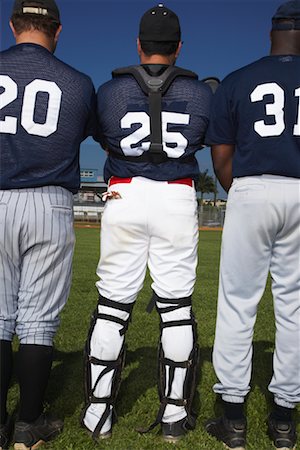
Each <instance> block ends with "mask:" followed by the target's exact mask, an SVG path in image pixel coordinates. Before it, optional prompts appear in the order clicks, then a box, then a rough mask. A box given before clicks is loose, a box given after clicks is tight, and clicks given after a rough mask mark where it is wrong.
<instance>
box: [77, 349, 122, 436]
mask: <svg viewBox="0 0 300 450" xmlns="http://www.w3.org/2000/svg"><path fill="white" fill-rule="evenodd" d="M86 358H87V368H86V373H87V374H88V376H87V377H86V383H87V385H86V405H85V408H84V414H83V416H84V415H85V413H86V411H87V409H88V408H89V406H90V405H91V404H93V403H96V404H97V403H98V404H99V403H105V404H106V407H105V410H104V412H103V413H102V415H101V418H100V420H99V422H98V423H97V425H96V427H95V429H94V431H93V433H92V437H93V438H94V439H97V437H98V435H99V433H100V431H101V428H102V427H103V425H104V424H105V422H106V420H107V418H108V417H109V414H110V411H111V407H114V404H115V402H116V398H117V395H118V392H119V388H120V384H121V373H122V370H123V367H124V363H125V344H123V346H122V349H121V351H120V355H119V357H118V359H116V360H115V361H104V360H101V359H97V358H95V357H89V356H88V355H86ZM91 365H101V366H106V368H105V369H104V370H103V371H102V372H101V373H100V374H99V376H98V377H97V379H96V381H95V384H94V387H92V386H91ZM110 371H113V378H112V388H111V395H110V396H109V397H96V396H95V395H94V392H95V390H96V388H97V385H98V383H99V381H100V380H101V378H102V377H103V376H104V375H106V374H107V373H109V372H110ZM113 414H114V415H115V417H116V413H115V411H114V408H113Z"/></svg>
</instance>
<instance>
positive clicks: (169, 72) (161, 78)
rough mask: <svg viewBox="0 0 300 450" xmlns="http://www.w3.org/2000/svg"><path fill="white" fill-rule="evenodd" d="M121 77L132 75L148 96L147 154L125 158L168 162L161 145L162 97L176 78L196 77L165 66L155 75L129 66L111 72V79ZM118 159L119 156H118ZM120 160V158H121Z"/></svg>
mask: <svg viewBox="0 0 300 450" xmlns="http://www.w3.org/2000/svg"><path fill="white" fill-rule="evenodd" d="M122 75H132V76H133V77H134V78H135V79H136V81H137V82H138V84H139V86H140V88H141V89H142V91H143V92H144V93H145V94H146V95H148V99H149V116H150V130H151V134H150V142H151V144H150V148H149V151H148V152H145V153H143V155H141V156H138V157H129V158H128V157H127V156H126V157H125V156H124V159H130V160H135V161H140V162H149V160H150V161H151V162H153V163H156V164H159V163H161V162H164V161H166V160H168V156H167V154H166V152H164V150H163V144H162V131H161V130H162V123H161V108H162V104H161V103H162V96H163V95H164V94H165V93H166V92H167V90H168V89H169V87H170V85H171V84H172V82H173V81H174V80H175V78H176V77H178V76H180V77H188V78H195V79H198V75H196V74H195V73H194V72H191V71H190V70H186V69H182V68H181V67H176V66H167V68H166V69H165V70H164V71H163V72H162V73H160V72H159V74H157V75H151V74H149V72H148V71H147V66H142V65H140V66H129V67H123V68H120V69H116V70H114V71H113V72H112V76H113V78H115V77H118V76H122ZM118 157H119V155H118ZM121 158H122V156H121Z"/></svg>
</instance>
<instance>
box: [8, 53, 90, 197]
mask: <svg viewBox="0 0 300 450" xmlns="http://www.w3.org/2000/svg"><path fill="white" fill-rule="evenodd" d="M95 114H96V94H95V90H94V86H93V83H92V81H91V80H90V78H89V77H88V76H86V75H84V74H82V73H80V72H78V71H77V70H75V69H73V68H72V67H70V66H68V65H67V64H65V63H63V62H62V61H60V60H58V59H57V58H56V57H55V56H54V55H52V53H50V52H49V51H48V50H47V49H45V48H44V47H42V46H40V45H36V44H18V45H16V46H14V47H11V48H10V49H8V50H6V51H4V52H1V66H0V189H19V188H31V187H39V186H45V185H58V186H62V187H64V188H66V189H68V190H70V191H71V192H74V193H75V192H76V191H77V190H78V187H79V184H80V171H79V147H80V143H81V142H82V141H83V140H84V139H85V138H86V137H87V136H89V135H91V134H93V130H94V126H95Z"/></svg>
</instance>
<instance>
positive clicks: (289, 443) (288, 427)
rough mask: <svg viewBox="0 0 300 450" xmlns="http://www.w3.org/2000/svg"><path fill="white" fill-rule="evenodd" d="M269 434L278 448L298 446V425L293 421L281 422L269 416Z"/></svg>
mask: <svg viewBox="0 0 300 450" xmlns="http://www.w3.org/2000/svg"><path fill="white" fill-rule="evenodd" d="M268 434H269V436H270V438H271V439H272V441H273V443H274V446H275V448H276V449H278V450H291V449H295V448H296V440H297V434H296V427H295V424H294V422H293V421H290V422H281V421H279V420H276V419H274V418H273V417H272V415H270V416H269V418H268Z"/></svg>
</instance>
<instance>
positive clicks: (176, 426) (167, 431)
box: [161, 417, 193, 444]
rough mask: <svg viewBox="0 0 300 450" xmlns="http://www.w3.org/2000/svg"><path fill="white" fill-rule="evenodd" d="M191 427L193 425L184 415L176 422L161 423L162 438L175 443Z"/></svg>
mask: <svg viewBox="0 0 300 450" xmlns="http://www.w3.org/2000/svg"><path fill="white" fill-rule="evenodd" d="M192 429H193V427H192V426H191V425H190V424H189V423H188V420H187V418H186V417H184V418H183V419H181V420H178V422H169V423H167V422H162V423H161V432H162V438H163V440H164V441H165V442H169V443H171V444H176V443H177V442H178V441H180V439H182V438H183V437H184V436H185V435H186V433H188V431H190V430H192Z"/></svg>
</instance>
